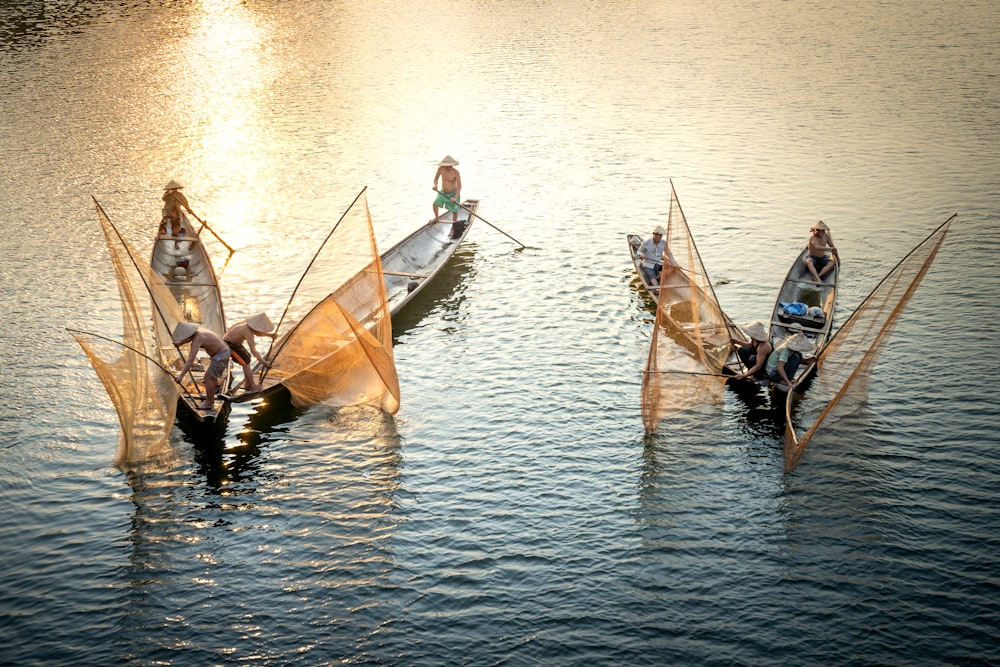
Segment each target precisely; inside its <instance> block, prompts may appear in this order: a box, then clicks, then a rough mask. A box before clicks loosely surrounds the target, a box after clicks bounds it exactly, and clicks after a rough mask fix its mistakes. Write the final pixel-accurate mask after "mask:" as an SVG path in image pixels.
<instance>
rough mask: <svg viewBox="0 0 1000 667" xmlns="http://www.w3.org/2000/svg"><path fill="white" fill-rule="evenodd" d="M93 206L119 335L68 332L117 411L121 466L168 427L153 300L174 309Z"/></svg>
mask: <svg viewBox="0 0 1000 667" xmlns="http://www.w3.org/2000/svg"><path fill="white" fill-rule="evenodd" d="M95 205H96V207H97V214H98V219H99V220H100V223H101V229H102V231H103V232H104V238H105V240H106V242H107V246H108V255H109V256H110V258H111V263H112V266H113V267H114V270H115V277H116V278H117V280H118V294H119V298H120V302H121V312H122V339H121V341H120V342H118V341H114V340H111V339H109V338H105V337H103V336H98V335H95V334H89V333H86V332H73V337H74V338H76V340H77V342H78V343H79V344H80V346H81V347H82V348H83V350H84V352H85V353H86V354H87V357H88V358H89V359H90V363H91V365H92V366H93V368H94V371H95V372H96V373H97V376H98V377H99V378H100V380H101V382H102V384H104V387H105V389H106V390H107V392H108V397H109V398H110V399H111V402H112V404H113V405H114V407H115V411H116V412H117V413H118V420H119V423H120V424H121V427H122V430H121V434H120V437H119V445H118V454H117V456H116V464H118V465H122V464H124V463H126V462H131V461H136V460H139V459H141V458H145V457H146V456H147V455H149V454H151V453H153V452H154V451H156V450H158V449H159V448H161V447H162V446H164V445H165V444H166V442H167V439H168V437H169V434H170V430H171V428H172V427H173V423H174V417H175V415H176V410H177V395H178V388H177V385H176V384H175V383H174V382H173V380H172V379H171V378H170V375H169V373H168V372H167V371H166V370H165V369H164V368H163V367H162V366H163V365H165V364H164V360H165V358H164V357H163V356H161V355H160V353H159V352H158V351H157V346H156V341H155V337H154V336H153V333H152V329H151V324H152V322H153V321H154V319H157V316H156V314H155V313H156V311H157V309H156V308H155V307H154V306H153V302H154V301H156V300H158V299H159V300H163V301H165V303H164V304H163V306H162V308H163V309H164V311H165V312H167V311H170V312H172V313H173V316H175V317H176V316H178V315H179V308H178V307H177V305H176V303H175V302H174V301H173V299H172V298H171V297H170V293H169V291H168V290H167V288H166V287H165V286H164V285H163V283H162V281H159V285H158V286H157V284H156V282H157V280H158V279H157V277H156V276H155V275H153V274H152V272H151V271H150V270H149V267H147V266H145V265H144V264H141V263H139V262H137V261H136V258H137V257H138V255H137V254H136V252H135V250H134V249H133V248H132V247H131V245H130V244H129V243H128V241H127V240H126V239H125V238H124V237H122V236H121V234H120V233H119V232H118V230H117V229H116V228H115V227H114V225H113V224H112V223H111V221H110V220H109V219H108V217H107V215H106V214H105V212H104V210H103V209H102V208H101V206H100V204H97V203H96V202H95ZM151 286H152V291H153V292H156V293H158V294H159V297H158V299H157V298H154V299H150V294H151V289H150V287H151ZM171 304H172V306H173V307H172V309H171ZM170 349H171V350H172V351H173V353H174V357H173V358H174V359H179V355H177V352H176V350H174V349H173V347H171V348H170ZM169 358H170V357H169V356H168V357H166V359H169Z"/></svg>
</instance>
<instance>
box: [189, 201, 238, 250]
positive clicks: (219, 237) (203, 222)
mask: <svg viewBox="0 0 1000 667" xmlns="http://www.w3.org/2000/svg"><path fill="white" fill-rule="evenodd" d="M188 213H190V214H191V216H192V217H193V218H194V219H195V220H197V221H198V222H200V223H201V226H202V227H204V228H205V229H207V230H208V231H210V232H212V236H214V237H215V238H217V239H218V240H219V243H221V244H222V245H224V246H226V249H227V250H229V254H230V255H232V254H233V253H234V252H236V251H235V250H233V248H232V246H230V245H229V244H228V243H226V242H225V241H223V240H222V237H221V236H219V235H218V234H216V233H215V230H214V229H212V228H211V227H209V226H208V223H207V222H205V221H204V220H202V219H201V218H199V217H198V216H197V215H195V214H194V212H193V211H188Z"/></svg>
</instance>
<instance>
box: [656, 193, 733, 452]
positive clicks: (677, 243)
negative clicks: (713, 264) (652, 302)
mask: <svg viewBox="0 0 1000 667" xmlns="http://www.w3.org/2000/svg"><path fill="white" fill-rule="evenodd" d="M665 236H666V240H667V243H666V248H667V250H666V253H665V254H666V255H667V256H666V257H665V258H664V259H665V261H664V262H663V264H664V266H663V273H662V275H661V281H660V288H659V292H658V296H657V304H656V322H655V326H654V327H653V336H652V341H651V342H650V348H649V357H648V358H647V361H646V370H645V373H644V374H643V382H642V420H643V424H644V426H645V428H646V432H647V433H652V432H653V430H655V429H656V427H657V425H659V423H660V422H661V421H662V420H663V419H664V417H666V416H667V415H669V414H671V413H674V412H677V411H680V410H684V409H686V408H689V407H691V406H693V405H697V404H703V403H708V402H716V403H717V402H719V401H721V399H722V391H723V388H724V380H723V378H722V377H721V371H722V368H723V367H724V366H725V364H726V360H727V358H728V357H729V355H730V353H731V351H732V347H731V345H730V341H729V339H730V336H733V337H739V338H741V339H742V336H743V334H742V333H741V332H740V331H739V329H737V328H736V327H735V326H733V324H732V322H731V321H730V319H729V318H728V317H727V316H726V314H725V313H723V312H722V308H721V307H720V306H719V301H718V299H717V298H716V296H715V290H714V289H713V288H712V283H711V281H710V280H709V278H708V275H707V274H706V272H705V267H704V265H703V264H702V262H701V256H700V255H699V254H698V249H697V248H696V247H695V244H694V238H693V237H692V236H691V230H690V229H689V228H688V224H687V220H686V219H685V217H684V211H683V210H682V209H681V205H680V202H679V201H678V199H677V193H676V192H675V191H674V189H673V183H671V186H670V213H669V217H668V220H667V233H666V235H665ZM668 259H669V260H672V262H673V263H674V264H675V265H676V266H673V267H671V266H668V264H669V262H668V261H666V260H668Z"/></svg>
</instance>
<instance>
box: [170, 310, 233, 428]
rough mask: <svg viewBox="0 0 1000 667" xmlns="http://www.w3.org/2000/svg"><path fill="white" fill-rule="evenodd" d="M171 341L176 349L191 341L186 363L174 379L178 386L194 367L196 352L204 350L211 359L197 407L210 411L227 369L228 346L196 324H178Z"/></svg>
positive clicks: (217, 336)
mask: <svg viewBox="0 0 1000 667" xmlns="http://www.w3.org/2000/svg"><path fill="white" fill-rule="evenodd" d="M171 340H173V343H174V345H176V346H177V347H180V346H181V345H183V344H184V343H186V342H188V341H191V352H190V354H189V355H188V360H187V363H185V364H184V368H182V369H181V372H180V373H178V374H177V377H176V378H174V379H175V380H177V383H178V384H181V383H182V382H183V381H184V375H185V374H186V373H187V372H188V371H189V370H191V367H192V366H193V365H194V362H195V359H197V358H198V350H202V349H204V350H205V352H207V353H208V355H209V356H210V357H211V358H212V363H211V365H209V367H208V370H207V371H205V378H204V382H205V401H204V402H203V403H201V404H200V405H198V406H197V407H198V409H199V410H211V409H212V407H213V406H214V405H215V392H216V390H217V389H218V388H219V381H221V380H222V377H223V376H224V375H225V373H226V370H227V369H228V368H229V346H228V345H226V342H225V341H224V340H222V339H221V338H219V335H218V334H216V333H215V332H214V331H209V330H208V329H201V328H199V327H198V325H197V324H193V323H191V322H181V323H180V324H178V325H177V327H176V328H175V329H174V334H173V336H171Z"/></svg>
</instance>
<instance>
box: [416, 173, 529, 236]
mask: <svg viewBox="0 0 1000 667" xmlns="http://www.w3.org/2000/svg"><path fill="white" fill-rule="evenodd" d="M431 189H432V190H434V192H436V193H438V194H439V195H441V196H442V197H448V195H446V194H445V193H443V192H441V191H440V190H438V189H437V188H431ZM448 198H449V199H451V197H448ZM451 200H452V201H453V202H455V203H456V204H458V202H457V201H455V200H454V199H451ZM458 206H459V208H461V209H463V210H464V211H466V212H467V213H468V214H469V215H474V216H476V217H477V218H479V219H480V220H482V221H483V222H485V223H486V224H487V225H489V226H490V227H492V228H493V229H495V230H497V231H498V232H500V233H501V234H503V235H504V236H506V237H507V238H509V239H510V240H511V241H513V242H514V243H516V244H517V245H519V246H521V247H522V248H527V246H526V245H524V244H523V243H521V242H520V241H518V240H517V239H515V238H514V237H513V236H511V235H510V234H508V233H507V232H505V231H504V230H502V229H500V228H499V227H497V226H496V225H494V224H493V223H492V222H490V221H489V220H487V219H486V218H484V217H483V216H481V215H479V214H478V213H475V212H473V211H472V210H470V209H469V208H468V207H466V206H462V205H461V204H458Z"/></svg>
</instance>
